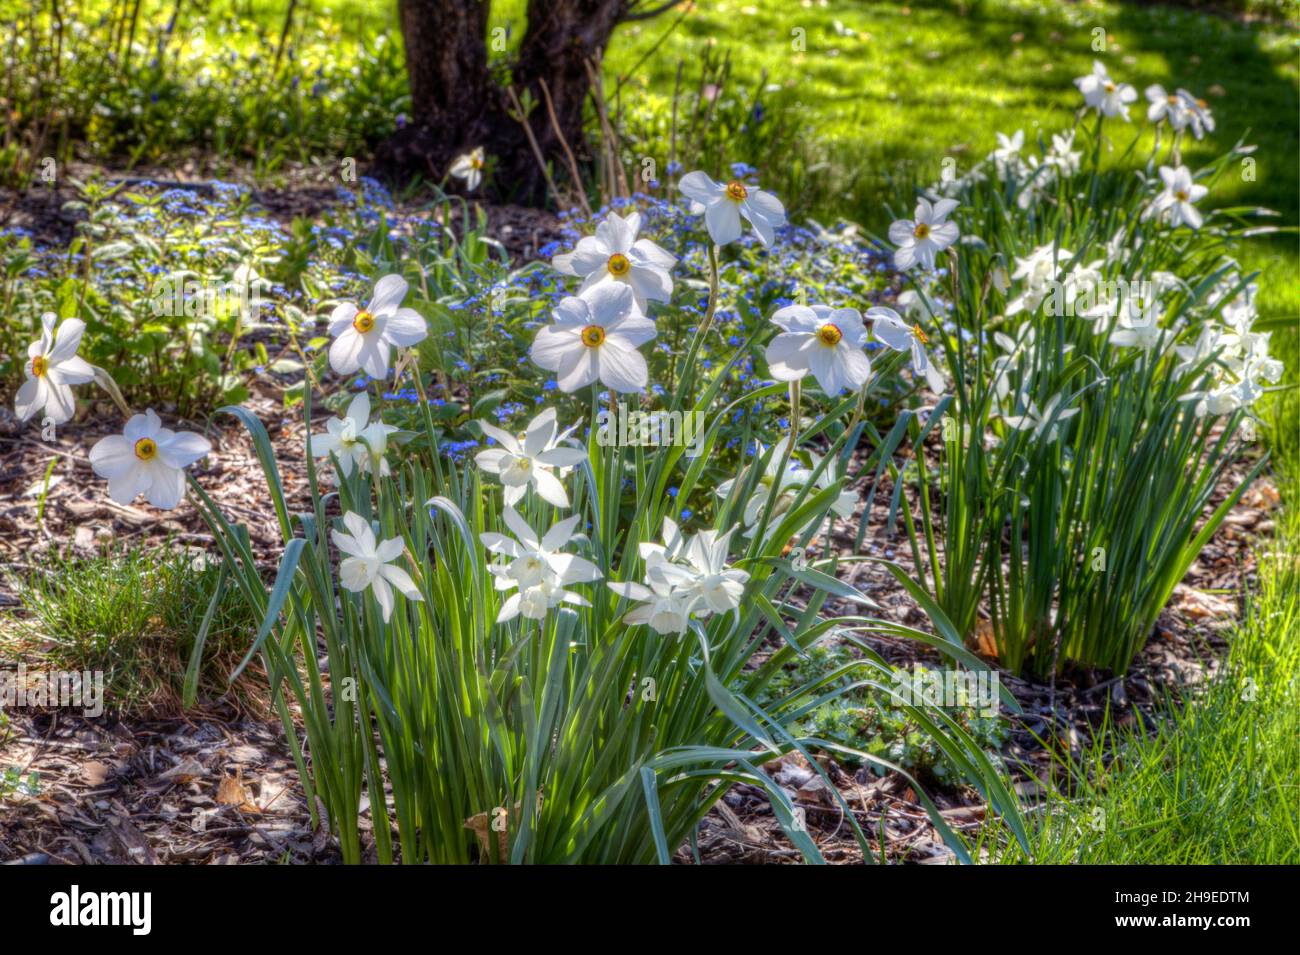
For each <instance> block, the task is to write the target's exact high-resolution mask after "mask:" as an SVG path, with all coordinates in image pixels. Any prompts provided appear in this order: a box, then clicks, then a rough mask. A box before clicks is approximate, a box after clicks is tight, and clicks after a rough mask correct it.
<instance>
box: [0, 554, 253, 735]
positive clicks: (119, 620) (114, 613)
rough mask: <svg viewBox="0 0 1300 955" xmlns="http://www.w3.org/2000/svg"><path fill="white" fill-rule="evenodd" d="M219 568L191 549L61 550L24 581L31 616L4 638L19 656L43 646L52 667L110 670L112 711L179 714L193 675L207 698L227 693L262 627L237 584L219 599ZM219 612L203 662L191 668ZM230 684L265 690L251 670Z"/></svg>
mask: <svg viewBox="0 0 1300 955" xmlns="http://www.w3.org/2000/svg"><path fill="white" fill-rule="evenodd" d="M218 576H219V574H218V571H217V570H216V569H215V568H214V567H210V566H208V565H207V563H206V561H205V557H204V555H203V554H201V553H200V554H188V553H187V552H186V551H185V550H184V549H181V548H171V547H168V548H165V549H162V550H145V549H142V548H131V549H128V550H122V551H116V552H115V551H113V550H111V549H110V550H105V551H104V552H103V553H101V554H98V555H96V556H93V557H54V558H52V559H51V560H50V561H49V562H48V563H47V564H46V566H45V567H44V568H43V569H42V570H40V571H38V572H36V573H33V574H31V575H30V576H28V577H27V578H26V579H25V580H23V581H22V582H21V583H22V586H21V589H20V594H21V598H22V602H23V607H24V609H25V611H26V613H27V620H26V621H24V622H22V623H21V624H20V625H19V626H17V627H12V628H9V630H10V632H9V633H8V634H7V635H5V636H3V637H2V638H0V639H2V640H3V644H0V645H2V646H3V648H4V650H5V651H6V654H7V655H14V656H19V655H25V654H27V653H30V652H31V651H33V650H34V649H35V648H36V647H38V646H39V647H40V651H41V655H42V666H43V667H44V668H46V669H49V670H66V671H77V672H82V671H92V672H93V671H96V670H99V671H103V673H104V705H105V707H106V709H108V710H110V711H113V712H116V713H119V714H122V713H129V714H141V713H149V714H157V715H162V714H174V713H176V712H179V711H180V709H181V699H182V696H183V694H184V691H185V685H186V681H187V680H189V681H191V682H193V684H194V686H195V688H196V690H197V693H198V696H199V697H200V698H204V699H212V698H216V697H218V696H221V695H222V694H224V693H226V692H227V689H228V687H227V679H226V678H227V675H228V674H229V673H230V671H231V669H233V668H234V666H235V665H237V664H238V662H239V659H240V657H241V656H242V654H243V651H244V649H245V647H246V646H247V641H248V639H249V634H250V632H251V631H253V630H254V629H255V624H256V621H255V620H254V619H253V617H252V615H251V613H250V612H249V611H248V610H247V609H246V607H245V606H244V604H243V603H242V601H240V600H239V599H238V598H237V597H236V596H235V595H234V593H233V592H231V591H226V590H225V589H224V588H223V592H222V593H221V594H220V595H219V597H218V599H216V600H215V601H214V599H213V598H214V595H215V594H216V590H217V584H218ZM209 613H210V614H211V620H210V621H209V622H208V625H207V635H206V642H205V644H204V652H203V654H202V657H201V661H200V663H199V665H198V667H197V668H196V669H194V670H193V671H192V672H188V673H187V668H186V660H188V659H189V658H190V652H191V650H192V648H193V646H194V641H195V637H196V635H197V634H198V633H199V632H200V630H201V629H202V628H203V626H204V621H205V617H206V616H207V615H208V614H209ZM229 689H230V691H231V692H232V694H233V695H232V699H233V700H234V701H235V702H237V703H240V704H250V705H251V704H254V703H256V701H257V699H258V696H259V690H258V680H257V679H256V678H255V677H253V676H251V675H250V676H246V677H244V678H243V679H242V680H241V681H240V682H237V683H236V684H235V685H234V686H233V687H230V688H229Z"/></svg>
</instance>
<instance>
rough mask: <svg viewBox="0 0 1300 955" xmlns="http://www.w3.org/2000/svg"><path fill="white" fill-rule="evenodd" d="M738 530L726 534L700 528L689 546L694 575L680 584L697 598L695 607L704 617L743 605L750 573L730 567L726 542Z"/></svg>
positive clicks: (689, 596) (687, 557)
mask: <svg viewBox="0 0 1300 955" xmlns="http://www.w3.org/2000/svg"><path fill="white" fill-rule="evenodd" d="M735 531H736V529H735V528H734V527H733V528H732V529H731V530H729V531H727V532H726V533H725V534H719V533H718V532H717V531H715V530H707V531H700V532H699V533H698V534H696V535H695V536H694V537H692V538H691V542H690V545H689V546H688V547H687V548H686V559H687V561H689V562H690V565H691V569H692V570H693V571H694V572H695V574H694V576H693V578H692V579H691V580H690V581H689V582H684V583H683V584H682V585H681V586H682V589H683V591H684V592H685V594H686V595H687V597H688V598H691V597H693V598H694V599H695V602H694V603H693V605H692V606H693V609H694V610H695V612H696V613H698V614H699V615H700V616H701V617H707V616H709V615H710V614H713V613H726V612H727V611H729V610H738V609H739V607H740V598H741V597H742V596H744V593H745V583H746V582H747V581H748V580H749V573H748V572H747V571H743V570H736V569H735V568H734V567H729V566H727V543H728V541H730V540H731V535H732V534H733V533H735Z"/></svg>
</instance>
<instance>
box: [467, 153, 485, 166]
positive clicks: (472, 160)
mask: <svg viewBox="0 0 1300 955" xmlns="http://www.w3.org/2000/svg"><path fill="white" fill-rule="evenodd" d="M469 164H470V166H471V167H473V168H474V169H482V168H483V157H482V156H470V157H469Z"/></svg>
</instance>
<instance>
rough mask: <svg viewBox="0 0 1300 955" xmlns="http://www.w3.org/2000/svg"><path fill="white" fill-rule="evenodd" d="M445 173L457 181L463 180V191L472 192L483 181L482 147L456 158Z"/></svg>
mask: <svg viewBox="0 0 1300 955" xmlns="http://www.w3.org/2000/svg"><path fill="white" fill-rule="evenodd" d="M447 172H448V173H449V174H450V175H452V176H455V177H456V178H457V179H463V180H465V191H466V192H473V191H474V190H475V189H477V188H478V185H479V183H480V182H482V181H483V147H482V146H479V147H478V148H476V149H472V150H470V151H469V152H467V153H465V154H464V155H463V156H457V157H456V158H455V159H454V160H452V163H451V167H450V168H449V169H448V170H447Z"/></svg>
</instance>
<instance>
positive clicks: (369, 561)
mask: <svg viewBox="0 0 1300 955" xmlns="http://www.w3.org/2000/svg"><path fill="white" fill-rule="evenodd" d="M343 524H344V526H345V527H347V529H348V533H346V534H345V533H343V532H342V531H339V530H331V531H330V539H331V540H333V541H334V546H335V547H337V548H338V549H339V551H340V552H341V553H344V554H347V557H345V558H344V559H343V561H342V563H340V564H339V583H340V584H342V585H343V586H344V588H346V589H347V590H350V591H352V592H353V593H361V592H363V591H364V590H365V589H366V588H367V587H369V588H370V589H371V590H372V591H373V592H374V595H375V600H376V601H378V602H379V609H380V610H381V611H382V612H383V615H384V623H388V618H389V617H391V616H392V615H393V588H394V587H396V588H397V589H398V590H399V591H401V593H402V595H403V596H405V597H406V599H408V600H423V599H424V598H423V597H421V596H420V591H419V588H417V587H416V586H415V581H413V580H412V579H411V575H410V574H408V573H407V572H406V571H405V570H403V569H402V568H401V567H397V566H394V565H393V563H392V561H395V560H397V558H399V557H401V556H402V552H403V551H404V550H405V549H406V545H405V544H404V543H403V542H402V539H401V538H400V537H391V538H389V539H388V540H385V541H376V540H375V532H374V531H373V530H372V529H371V527H370V522H369V521H367V520H366V519H365V518H364V517H362V516H361V515H360V514H355V513H353V512H352V511H348V512H347V513H346V514H344V515H343Z"/></svg>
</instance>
